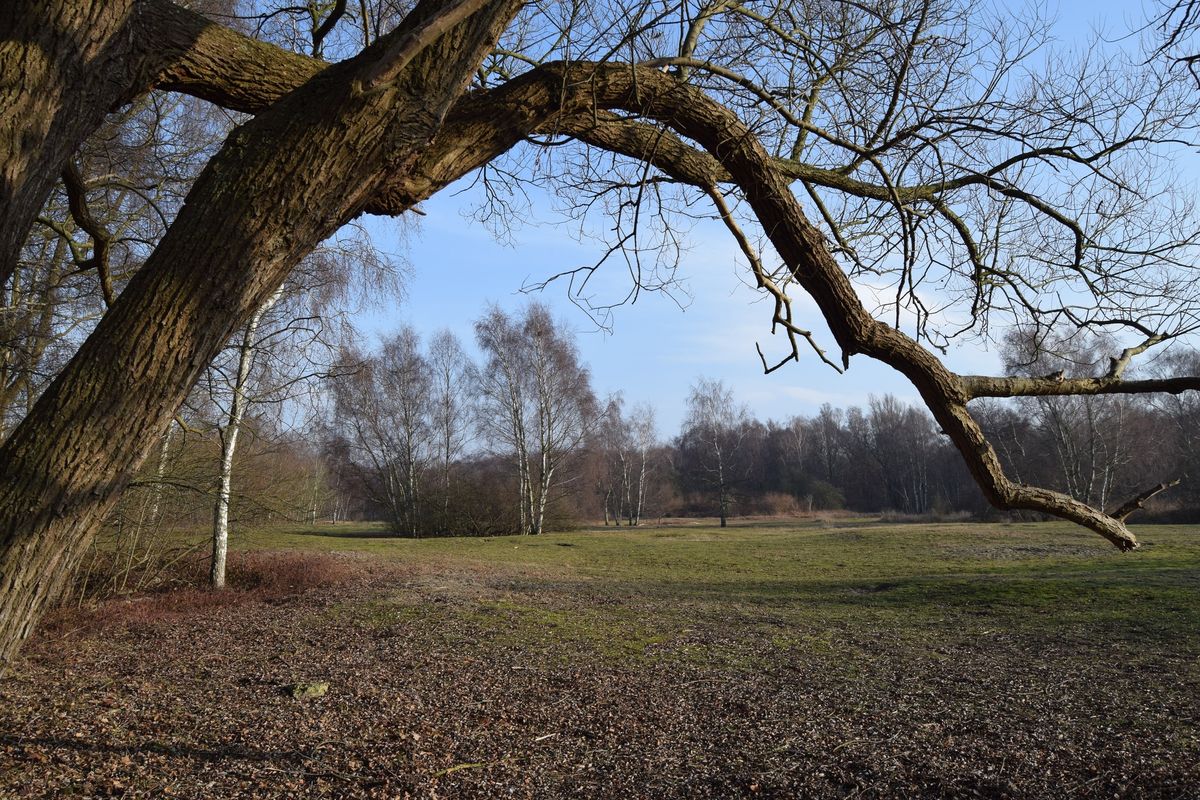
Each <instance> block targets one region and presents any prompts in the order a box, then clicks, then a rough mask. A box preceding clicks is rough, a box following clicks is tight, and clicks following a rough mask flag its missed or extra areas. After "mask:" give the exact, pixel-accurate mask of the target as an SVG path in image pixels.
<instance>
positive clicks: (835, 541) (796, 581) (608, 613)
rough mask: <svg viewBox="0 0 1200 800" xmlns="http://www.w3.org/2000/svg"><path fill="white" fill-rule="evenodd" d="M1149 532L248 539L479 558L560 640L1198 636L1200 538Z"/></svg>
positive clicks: (498, 616)
mask: <svg viewBox="0 0 1200 800" xmlns="http://www.w3.org/2000/svg"><path fill="white" fill-rule="evenodd" d="M1138 533H1139V535H1140V537H1141V538H1142V540H1143V541H1144V542H1145V543H1146V545H1145V547H1144V548H1143V549H1141V550H1139V551H1137V552H1134V553H1125V554H1122V553H1119V552H1117V551H1116V550H1115V549H1114V548H1112V547H1111V546H1110V545H1108V544H1107V543H1106V542H1104V541H1103V540H1101V539H1099V538H1098V537H1096V536H1094V535H1093V534H1090V533H1087V532H1085V531H1082V530H1079V529H1078V528H1075V527H1073V526H1070V525H1066V524H1057V523H1037V524H1034V523H1030V524H994V525H988V524H963V523H956V524H923V525H917V524H905V525H881V524H871V523H841V522H839V523H837V524H831V523H828V522H825V523H822V522H798V523H794V524H787V523H774V522H773V523H769V524H761V523H759V524H747V525H736V526H733V527H730V528H726V529H721V528H718V527H715V526H707V525H694V526H679V527H644V528H639V529H628V528H622V529H612V528H609V529H603V528H601V529H590V530H584V531H577V532H572V533H562V534H549V535H542V536H536V537H489V538H430V539H419V540H412V539H400V538H393V537H389V536H386V535H385V532H384V531H383V530H382V529H381V528H378V527H374V526H354V525H338V526H328V527H315V528H291V529H276V530H262V531H256V532H253V533H250V534H246V535H243V536H242V537H241V539H240V543H239V544H240V546H241V547H243V548H252V549H302V550H320V551H328V550H335V551H355V552H363V553H369V554H372V555H374V556H377V557H380V558H383V559H387V560H390V561H394V562H396V563H399V564H402V565H406V566H410V567H420V568H421V569H422V570H424V571H426V572H428V573H431V574H437V573H438V571H440V570H445V571H454V570H461V569H468V570H475V571H476V572H478V573H479V574H480V575H486V576H487V577H486V579H481V581H483V583H486V584H487V591H486V592H484V593H483V594H482V595H480V597H479V598H478V600H477V602H476V604H475V605H473V606H471V607H470V608H467V609H458V610H455V611H454V612H453V613H458V614H470V615H471V617H472V621H473V622H474V623H477V624H479V625H480V626H482V627H483V628H493V629H495V631H496V632H497V633H496V635H497V636H498V637H501V638H506V639H507V640H511V641H513V642H514V643H522V644H524V645H527V646H532V645H536V644H537V643H538V642H541V641H542V640H543V639H545V638H546V637H551V638H557V639H558V640H560V641H565V640H571V641H589V642H592V643H593V644H594V645H595V647H596V648H597V649H598V650H600V651H605V652H612V653H618V654H620V653H629V654H634V653H642V652H644V651H645V650H646V648H647V647H648V646H650V645H653V644H654V643H656V642H659V641H662V640H664V639H666V638H670V637H673V636H678V635H679V632H680V631H684V630H687V628H688V625H689V624H690V623H691V622H697V621H698V622H700V623H711V624H714V625H716V624H732V625H736V626H738V627H739V629H740V630H743V631H748V630H750V629H753V628H756V627H760V628H762V629H763V630H762V631H761V632H762V633H763V634H764V636H765V637H766V640H768V641H775V642H777V643H780V642H782V643H787V642H789V641H791V639H789V637H792V636H800V637H801V638H804V637H808V638H806V639H804V640H805V641H809V640H810V639H811V637H812V636H815V635H818V633H819V631H820V630H821V629H824V628H829V627H831V626H832V627H842V628H847V629H864V628H871V629H879V630H884V631H888V632H889V634H893V635H895V636H898V637H901V638H904V639H912V640H924V639H935V638H937V637H944V636H952V637H959V636H972V635H978V634H980V632H987V631H991V630H1003V631H1006V632H1010V633H1024V634H1031V635H1032V634H1036V635H1039V636H1060V637H1061V636H1067V637H1070V638H1072V639H1075V638H1091V639H1095V640H1104V641H1108V642H1120V641H1126V642H1129V643H1131V644H1132V643H1134V642H1138V641H1141V642H1145V641H1150V640H1153V639H1161V638H1164V637H1175V638H1176V639H1178V638H1179V637H1183V638H1184V639H1186V640H1187V642H1193V643H1194V642H1195V641H1196V637H1197V633H1196V631H1198V630H1200V535H1197V534H1196V533H1195V532H1194V530H1193V529H1192V528H1190V527H1182V526H1145V527H1143V528H1142V529H1141V530H1139V531H1138ZM534 595H536V596H537V599H536V600H531V599H530V598H531V597H533V596H534ZM547 598H549V599H547ZM598 600H603V601H604V604H603V607H599V608H598V607H597V606H596V603H597V602H598ZM396 602H397V603H398V604H399V605H394V606H393V608H392V609H391V611H389V612H387V613H388V614H392V615H393V616H396V615H398V616H400V617H407V618H416V617H418V616H421V614H424V615H425V617H424V618H426V619H427V618H428V613H429V611H428V610H427V609H426V610H424V611H422V612H421V613H418V611H416V610H413V609H412V608H408V609H407V610H405V608H404V606H405V605H406V604H407V605H411V604H412V603H416V602H419V601H418V600H415V599H412V598H410V599H408V600H404V601H401V600H397V601H396ZM564 609H566V610H564ZM385 611H386V610H385ZM380 613H383V612H380ZM437 613H449V612H446V611H445V610H442V611H439V612H437ZM635 618H636V619H635ZM631 620H633V621H635V622H636V625H635V624H633V622H631ZM797 631H800V633H797ZM814 631H816V632H818V633H814ZM772 637H775V638H774V639H772ZM810 643H811V642H810Z"/></svg>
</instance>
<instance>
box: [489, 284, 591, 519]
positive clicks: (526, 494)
mask: <svg viewBox="0 0 1200 800" xmlns="http://www.w3.org/2000/svg"><path fill="white" fill-rule="evenodd" d="M475 335H476V339H477V340H478V342H479V346H480V348H481V349H482V350H483V352H484V355H485V357H486V358H487V363H486V364H485V365H484V367H483V369H482V370H480V371H479V373H478V380H477V385H478V389H479V397H480V407H479V413H480V422H481V425H482V428H483V431H484V435H485V436H486V437H487V438H488V439H490V440H491V441H492V442H493V444H494V445H495V446H496V447H497V448H498V449H499V450H500V451H502V452H503V453H504V454H505V455H506V456H507V457H508V458H510V459H511V460H512V462H513V464H514V465H515V467H516V472H517V481H518V509H519V511H518V513H519V520H520V530H521V532H522V533H527V534H538V533H541V532H542V528H543V523H544V521H545V516H546V508H547V505H548V503H549V501H550V498H551V496H552V495H553V493H554V492H555V491H556V490H557V489H558V488H559V487H560V486H561V485H562V484H563V483H564V475H563V471H564V468H565V467H566V465H567V462H568V460H569V459H570V458H572V457H573V456H574V455H576V452H577V450H578V449H579V448H580V446H581V445H582V444H583V442H584V440H585V439H586V438H587V436H588V434H589V433H590V432H591V430H592V427H593V426H594V425H595V424H596V422H597V420H598V419H599V417H600V415H599V413H598V412H597V409H596V405H597V404H596V398H595V395H594V394H593V393H592V387H591V378H590V376H589V375H588V371H587V368H586V367H584V366H583V365H582V364H580V363H579V352H578V350H577V349H576V347H575V343H574V341H573V340H572V339H571V337H570V336H569V335H568V334H566V333H565V332H564V331H563V326H562V324H561V323H555V321H554V320H553V319H552V318H551V316H550V312H549V311H547V310H546V307H545V306H543V305H540V304H538V303H531V304H530V305H529V307H528V308H527V309H526V310H525V315H524V317H523V318H521V319H520V320H517V319H513V318H511V317H509V316H508V315H507V314H505V313H504V312H503V311H501V310H500V309H499V308H492V309H491V310H490V311H489V312H488V313H487V314H486V315H485V316H484V317H483V318H482V319H480V320H479V321H478V322H476V323H475Z"/></svg>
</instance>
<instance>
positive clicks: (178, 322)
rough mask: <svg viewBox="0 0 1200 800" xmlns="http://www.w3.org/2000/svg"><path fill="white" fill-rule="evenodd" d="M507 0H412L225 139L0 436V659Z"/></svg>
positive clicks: (450, 88)
mask: <svg viewBox="0 0 1200 800" xmlns="http://www.w3.org/2000/svg"><path fill="white" fill-rule="evenodd" d="M481 5H483V4H482V3H478V4H473V5H471V6H470V8H472V9H473V8H478V7H479V6H481ZM519 6H520V3H519V2H517V0H495V2H492V3H489V4H487V5H486V7H485V8H484V10H481V11H478V12H477V13H474V14H473V15H471V16H469V17H466V18H465V21H457V22H456V23H455V24H453V25H448V24H447V18H448V17H447V14H446V13H443V12H445V11H447V10H450V11H457V10H459V9H461V8H466V6H463V5H462V4H458V6H453V5H449V4H443V3H437V2H433V1H432V0H426V2H424V3H421V4H419V5H418V7H417V8H416V9H415V10H414V11H413V12H412V13H411V14H410V15H409V16H408V17H407V18H406V19H405V21H404V22H403V23H402V24H401V25H400V27H399V28H397V30H396V31H394V32H393V33H392V34H389V35H388V36H386V37H384V38H382V39H380V40H379V41H378V42H376V43H375V44H374V45H372V46H371V47H370V48H368V49H367V50H365V51H364V52H363V53H362V54H361V55H360V56H358V57H356V58H354V59H351V60H349V61H346V62H342V63H340V64H337V65H334V66H332V67H329V68H328V69H326V70H324V71H323V72H321V73H319V74H318V75H317V76H316V77H314V78H313V79H312V80H310V81H308V82H307V83H305V84H304V85H303V86H301V87H300V88H298V89H297V90H296V91H294V92H293V93H291V94H290V95H288V96H287V97H285V98H283V99H282V100H280V101H279V102H277V103H276V104H275V105H274V106H272V107H271V108H270V109H269V110H267V111H266V112H264V113H263V114H261V115H260V116H259V117H257V118H255V119H253V120H251V121H250V122H248V123H246V124H245V125H243V126H241V127H240V128H239V129H238V130H236V131H235V132H234V133H233V134H232V135H231V136H230V137H229V140H228V141H227V142H226V144H225V146H224V147H223V148H222V150H221V152H220V153H219V154H218V155H217V156H215V157H214V159H213V160H212V161H211V162H210V163H209V165H208V167H207V168H206V169H205V170H204V172H203V173H202V174H201V176H200V178H199V179H198V180H197V181H196V184H195V186H194V187H193V188H192V190H191V192H190V193H189V195H188V198H187V202H186V203H185V204H184V206H183V208H182V209H181V210H180V213H179V216H178V217H177V218H176V220H175V222H174V223H173V224H172V226H171V228H170V230H169V231H168V232H167V234H166V236H164V238H163V240H162V242H161V243H160V244H159V246H158V247H157V248H156V250H155V251H154V253H153V254H152V255H151V256H150V257H149V259H148V260H147V262H146V265H145V266H144V267H143V269H142V270H141V271H140V272H139V273H138V274H137V275H136V276H135V277H134V279H133V280H132V281H131V282H130V284H129V285H128V287H127V288H126V289H125V291H124V292H123V293H122V294H121V296H120V297H119V298H118V299H117V302H116V303H115V304H114V306H113V308H112V309H111V310H110V311H109V313H108V314H106V315H105V317H104V318H103V319H102V320H101V322H100V324H99V325H98V326H97V328H96V330H95V332H94V333H93V334H92V336H90V337H89V338H88V340H87V341H86V342H85V343H84V344H83V346H82V347H81V348H80V349H79V352H78V353H77V354H76V355H75V357H74V358H72V359H71V361H70V363H69V364H68V365H67V366H66V368H65V369H64V370H63V371H62V373H61V374H60V375H59V376H58V378H57V379H56V380H55V381H54V382H53V383H52V384H51V385H50V386H49V387H48V388H47V389H46V391H45V392H44V393H43V395H42V397H41V398H40V399H39V401H38V403H37V405H36V406H35V407H34V409H33V411H32V412H31V413H30V414H29V415H28V416H27V417H26V419H25V420H24V421H23V422H22V423H21V425H20V426H18V427H17V429H16V430H14V431H13V433H12V435H11V436H10V437H9V439H8V440H7V441H6V442H5V443H4V445H3V446H2V447H0V663H7V662H8V661H10V660H11V658H12V657H13V655H14V654H15V653H16V651H17V649H18V648H19V646H20V643H21V642H22V641H23V640H24V639H25V638H26V637H27V636H28V635H29V632H30V630H31V629H32V627H33V625H34V624H35V622H36V621H37V619H38V618H39V617H40V615H41V613H42V612H43V610H44V609H45V607H46V605H47V604H48V603H49V602H51V601H53V600H54V599H55V598H56V597H57V596H58V595H59V593H60V592H61V589H62V586H63V584H64V582H65V581H66V579H67V577H68V576H69V575H70V574H71V572H72V570H73V569H74V567H75V565H76V564H77V562H78V560H79V557H80V555H81V554H82V552H83V551H84V549H85V548H86V547H87V545H88V543H89V542H90V541H91V539H92V536H93V535H94V533H95V531H96V529H97V528H98V527H99V525H100V524H101V522H102V521H103V519H104V518H105V516H106V515H107V514H108V512H109V511H110V509H111V508H112V506H113V504H114V503H115V501H116V498H117V495H118V493H119V491H120V490H121V489H122V488H123V487H124V486H125V485H126V484H127V483H128V481H129V480H130V478H131V476H132V475H133V474H134V472H135V471H136V469H137V468H138V466H139V465H140V464H141V462H142V460H143V459H144V457H145V455H146V452H147V450H148V449H149V448H150V447H152V446H153V444H154V442H156V441H157V440H158V438H159V436H161V434H162V433H163V430H164V428H165V427H166V425H167V424H168V422H169V420H170V418H171V416H172V415H173V413H174V412H175V409H176V408H178V406H179V404H180V403H181V402H182V401H183V399H184V397H185V396H186V394H187V391H188V390H189V388H190V387H191V386H192V384H193V383H194V382H195V381H196V379H197V377H198V375H199V373H200V371H201V370H202V369H204V367H205V366H206V365H207V364H208V363H209V362H210V361H211V360H212V358H213V357H214V356H215V355H216V353H217V351H218V350H219V348H220V347H221V346H222V344H223V343H224V342H225V341H226V340H227V339H228V338H229V336H230V335H231V334H232V333H233V332H234V331H235V330H236V329H237V328H238V327H239V326H240V325H241V324H242V323H243V322H245V320H246V319H247V318H248V317H249V316H250V314H251V313H252V312H253V310H254V309H255V308H256V307H258V306H259V305H261V304H262V302H263V301H264V300H265V299H266V298H267V297H268V296H270V294H271V293H272V292H273V291H274V290H275V289H276V288H277V287H278V286H279V285H280V284H281V283H282V282H283V279H284V278H285V277H286V275H287V273H288V272H289V271H290V270H291V269H292V267H294V266H295V265H296V263H297V262H298V261H299V260H300V259H301V258H302V257H303V256H304V255H306V254H307V253H308V252H310V251H311V250H312V249H313V248H314V247H315V246H316V245H317V244H318V243H319V242H320V241H321V240H323V239H324V238H326V237H328V236H329V235H330V234H332V233H333V232H334V231H335V230H336V229H337V228H338V227H339V226H340V225H342V224H344V223H345V222H346V221H348V220H349V219H351V218H352V217H354V216H355V215H357V214H358V213H360V212H361V211H362V210H363V209H364V208H365V207H366V206H367V205H368V203H369V201H370V199H371V194H372V193H373V191H375V190H376V189H377V188H378V186H379V183H380V180H381V176H382V174H383V173H384V172H385V171H388V172H391V173H392V174H396V173H397V172H402V171H403V170H404V169H406V168H407V169H411V168H412V167H413V165H414V164H415V163H416V161H417V159H418V158H419V156H420V154H421V153H422V151H423V150H424V149H425V148H427V147H428V145H429V142H430V140H431V139H432V137H433V136H434V135H435V133H436V132H437V130H438V128H439V126H440V124H441V121H442V119H443V118H444V115H445V112H446V111H447V110H448V108H449V107H450V105H451V104H452V103H453V102H454V100H455V99H456V98H457V97H458V96H459V95H460V94H461V92H462V90H463V88H464V87H465V85H466V82H467V80H468V78H469V76H470V75H471V73H472V72H473V70H474V69H475V68H476V66H477V65H478V63H479V62H480V60H481V59H482V58H483V57H484V55H485V54H486V53H487V52H488V50H489V49H490V48H491V47H492V45H493V43H494V42H495V40H496V38H497V37H498V36H499V33H500V32H501V30H502V29H503V27H504V26H505V25H506V24H507V21H508V20H509V19H510V18H511V16H512V15H513V14H515V13H516V10H517V8H519ZM460 19H462V18H461V17H460ZM4 74H5V75H11V74H12V73H11V72H10V71H8V69H7V67H6V68H5V73H4ZM113 364H117V365H121V368H118V369H113V368H112V365H113Z"/></svg>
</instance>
